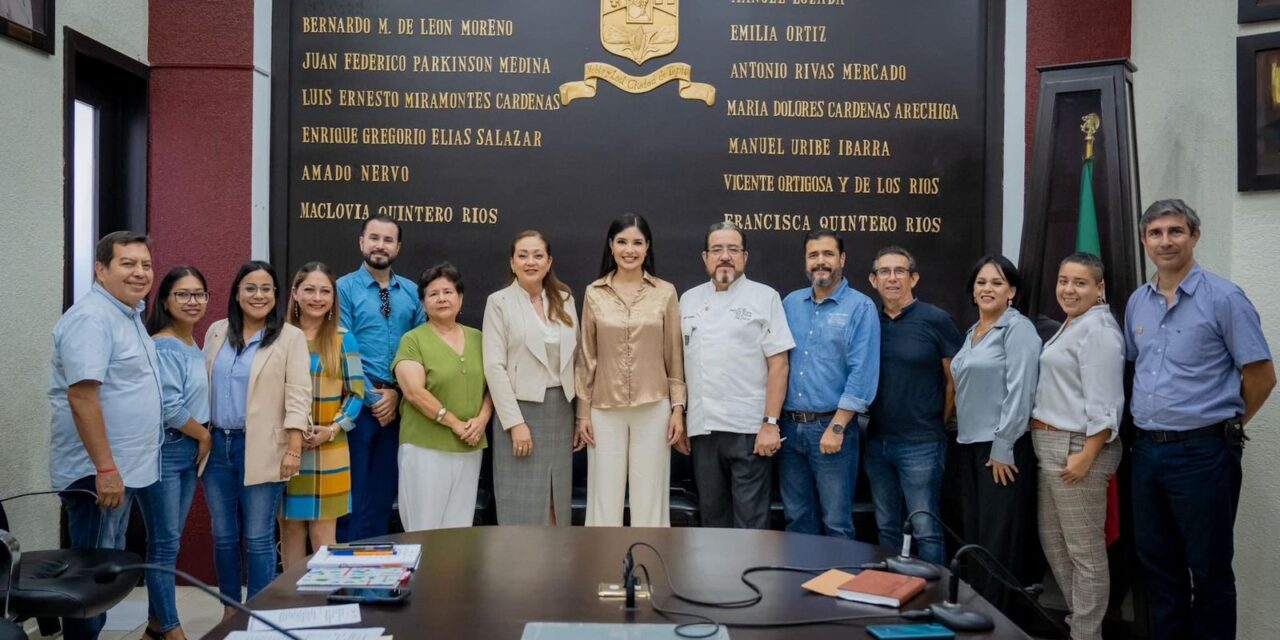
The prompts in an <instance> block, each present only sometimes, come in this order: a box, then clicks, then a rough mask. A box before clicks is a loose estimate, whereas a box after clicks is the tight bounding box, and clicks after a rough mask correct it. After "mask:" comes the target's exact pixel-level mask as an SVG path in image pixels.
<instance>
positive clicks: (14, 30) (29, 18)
mask: <svg viewBox="0 0 1280 640" xmlns="http://www.w3.org/2000/svg"><path fill="white" fill-rule="evenodd" d="M53 2H54V0H0V34H3V35H5V36H7V37H9V38H11V39H13V40H17V41H19V42H23V43H26V44H28V45H31V46H33V47H35V48H37V49H40V50H41V51H44V52H46V53H50V54H51V53H53Z"/></svg>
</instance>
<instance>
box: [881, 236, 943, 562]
mask: <svg viewBox="0 0 1280 640" xmlns="http://www.w3.org/2000/svg"><path fill="white" fill-rule="evenodd" d="M870 281H871V286H872V287H874V288H875V290H876V292H877V293H879V294H880V302H881V307H880V388H879V390H878V391H877V392H876V399H875V402H874V403H872V405H871V412H870V417H871V426H870V429H869V430H868V437H867V442H866V444H865V445H863V450H864V451H865V452H866V453H865V454H864V455H865V457H864V458H863V465H864V466H865V468H866V470H867V479H868V480H869V481H870V482H871V497H872V500H873V501H874V502H875V505H876V524H877V525H878V526H879V528H880V544H881V546H884V547H890V548H894V549H899V548H901V547H902V523H903V520H904V519H906V517H907V515H908V514H910V513H914V512H916V511H920V510H924V511H928V512H929V513H932V514H933V515H934V516H940V515H941V512H940V506H941V498H940V494H941V491H942V471H943V469H944V468H945V466H946V459H947V433H946V427H945V424H946V421H947V418H948V417H949V414H950V413H951V411H953V410H954V408H955V406H954V402H955V396H954V394H955V390H954V389H953V387H952V385H951V380H950V375H949V373H950V371H951V356H954V355H955V354H956V352H957V351H959V350H960V343H961V341H962V340H964V338H963V337H961V335H960V331H959V330H958V329H956V323H955V321H953V320H952V319H951V316H950V315H949V314H948V313H947V312H946V311H943V310H942V309H939V308H938V307H935V306H933V305H931V304H929V303H927V302H922V301H920V300H916V298H915V295H914V294H913V290H914V289H915V286H916V284H917V283H919V282H920V274H919V273H918V272H917V271H916V259H915V258H914V257H912V255H911V254H910V253H908V252H907V250H906V249H903V248H902V247H886V248H884V249H881V250H880V252H879V253H877V254H876V259H875V260H874V261H873V262H872V264H871V275H870ZM911 527H912V530H913V531H914V532H915V535H916V542H917V544H918V549H919V555H920V558H921V559H923V560H926V561H928V562H934V563H937V564H943V563H944V562H946V544H945V543H946V541H945V540H944V539H943V537H942V524H941V523H940V522H939V520H938V519H937V518H936V517H929V516H926V515H917V516H915V517H914V518H912V519H911Z"/></svg>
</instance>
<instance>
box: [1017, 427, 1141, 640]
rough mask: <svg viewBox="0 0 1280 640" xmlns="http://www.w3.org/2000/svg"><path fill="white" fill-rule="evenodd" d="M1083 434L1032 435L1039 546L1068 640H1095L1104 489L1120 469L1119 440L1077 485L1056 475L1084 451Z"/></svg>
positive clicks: (1102, 568) (1106, 586) (1105, 591)
mask: <svg viewBox="0 0 1280 640" xmlns="http://www.w3.org/2000/svg"><path fill="white" fill-rule="evenodd" d="M1084 441H1085V435H1084V434H1083V433H1072V432H1070V431H1032V432H1031V442H1032V444H1033V445H1035V451H1036V457H1037V458H1039V459H1040V483H1039V484H1040V496H1039V501H1038V509H1037V511H1038V514H1039V516H1040V543H1041V544H1042V545H1043V546H1044V555H1045V558H1046V559H1048V561H1049V567H1050V568H1051V569H1052V570H1053V577H1054V579H1055V580H1057V581H1058V586H1059V587H1061V588H1062V595H1063V597H1065V598H1066V600H1067V609H1069V610H1070V611H1071V614H1070V615H1068V616H1067V624H1068V625H1070V627H1071V638H1072V640H1100V639H1101V638H1102V619H1103V617H1105V616H1106V614H1107V598H1108V595H1109V594H1110V591H1111V576H1110V573H1109V570H1108V567H1107V534H1106V530H1105V526H1106V520H1107V484H1108V483H1109V482H1110V480H1111V476H1112V474H1114V473H1115V472H1116V468H1117V467H1119V466H1120V455H1121V447H1120V440H1118V439H1117V440H1113V441H1111V442H1109V443H1107V445H1106V446H1104V447H1103V448H1102V451H1101V452H1100V453H1099V454H1098V458H1097V459H1096V460H1094V461H1093V466H1092V467H1090V468H1089V475H1088V476H1086V477H1085V479H1084V480H1083V481H1081V482H1078V483H1074V484H1067V483H1066V482H1064V481H1063V480H1062V478H1061V477H1060V475H1059V474H1061V473H1062V470H1063V468H1065V466H1066V464H1067V456H1068V455H1071V454H1075V453H1079V452H1080V451H1081V450H1083V449H1084Z"/></svg>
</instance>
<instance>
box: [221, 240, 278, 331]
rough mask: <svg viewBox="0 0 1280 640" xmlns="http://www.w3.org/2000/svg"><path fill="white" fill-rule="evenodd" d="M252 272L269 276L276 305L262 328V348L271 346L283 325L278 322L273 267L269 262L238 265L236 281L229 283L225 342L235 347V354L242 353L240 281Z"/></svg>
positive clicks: (242, 324)
mask: <svg viewBox="0 0 1280 640" xmlns="http://www.w3.org/2000/svg"><path fill="white" fill-rule="evenodd" d="M254 271H266V272H267V273H269V274H271V286H272V287H274V288H275V290H274V291H273V292H272V295H274V296H275V299H276V303H275V305H274V306H272V307H271V313H268V314H267V324H266V326H264V327H263V328H262V348H264V349H265V348H267V347H269V346H271V343H272V342H275V341H276V338H277V337H279V335H280V326H281V325H283V324H284V323H283V322H281V320H280V278H279V277H277V276H276V270H275V267H272V266H271V263H270V262H263V261H262V260H250V261H248V262H246V263H244V264H242V265H240V270H239V271H237V272H236V279H235V280H232V281H231V295H230V296H229V297H228V298H227V340H230V341H231V346H233V347H235V349H236V353H240V352H242V351H244V347H245V343H244V309H241V308H240V300H239V299H238V297H237V296H239V295H240V281H242V280H244V277H245V276H247V275H249V274H251V273H253V272H254Z"/></svg>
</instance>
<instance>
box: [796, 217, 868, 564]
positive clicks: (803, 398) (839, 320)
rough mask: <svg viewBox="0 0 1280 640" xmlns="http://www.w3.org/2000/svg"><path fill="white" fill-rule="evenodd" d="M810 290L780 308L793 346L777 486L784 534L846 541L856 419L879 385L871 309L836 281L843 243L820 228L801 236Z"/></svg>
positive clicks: (850, 534)
mask: <svg viewBox="0 0 1280 640" xmlns="http://www.w3.org/2000/svg"><path fill="white" fill-rule="evenodd" d="M804 250H805V273H807V274H808V275H809V281H810V283H811V284H812V286H810V287H806V288H804V289H799V290H796V291H793V292H791V293H790V294H789V295H787V297H786V299H784V300H783V301H782V309H783V311H784V312H785V313H786V316H787V324H788V325H789V326H790V327H791V335H792V336H793V337H794V338H795V343H796V346H795V348H794V349H792V350H791V370H790V374H789V375H788V379H787V397H786V400H785V401H784V402H783V405H782V436H783V440H784V441H783V443H782V453H781V455H780V458H781V463H780V467H781V468H780V470H779V473H780V481H781V482H780V484H781V487H782V506H783V511H784V514H785V515H786V520H787V531H796V532H800V533H814V534H826V535H829V536H834V537H840V538H850V539H852V538H853V489H854V482H855V481H856V480H857V477H858V439H859V435H860V429H859V423H858V422H855V420H856V419H858V418H859V417H862V416H865V415H866V413H867V408H868V407H869V406H870V405H871V402H872V400H874V399H875V395H876V386H877V385H878V384H879V379H880V321H879V319H878V318H877V317H876V313H877V311H876V305H875V303H874V302H872V301H871V299H870V298H868V297H867V296H865V295H863V294H861V293H859V292H858V291H856V290H854V289H852V288H850V287H849V283H848V282H847V281H846V280H845V279H844V276H843V275H842V272H843V270H844V262H845V254H844V241H843V240H842V239H841V238H840V237H839V236H837V235H836V234H835V233H832V232H831V231H828V230H825V229H820V230H817V231H812V232H810V233H809V234H807V235H806V236H805V242H804Z"/></svg>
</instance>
